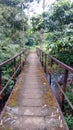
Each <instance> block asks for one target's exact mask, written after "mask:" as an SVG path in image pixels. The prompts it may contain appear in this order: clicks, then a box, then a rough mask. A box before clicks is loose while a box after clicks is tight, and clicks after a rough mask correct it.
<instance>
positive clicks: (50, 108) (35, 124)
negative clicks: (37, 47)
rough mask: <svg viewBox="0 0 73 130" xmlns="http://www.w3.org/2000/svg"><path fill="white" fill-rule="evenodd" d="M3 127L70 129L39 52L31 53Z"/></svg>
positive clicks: (11, 129)
mask: <svg viewBox="0 0 73 130" xmlns="http://www.w3.org/2000/svg"><path fill="white" fill-rule="evenodd" d="M0 130H68V128H67V125H66V122H65V120H64V118H63V115H62V113H61V110H60V108H59V105H58V103H57V101H56V99H55V97H54V96H53V93H52V91H51V88H50V85H49V84H48V81H47V79H46V76H45V73H44V71H43V69H42V66H41V64H40V62H39V59H38V57H37V55H36V53H30V54H29V56H28V58H27V61H26V64H25V66H24V69H23V71H22V73H21V74H20V76H19V79H18V81H17V84H16V87H15V89H14V92H13V94H12V96H11V98H10V101H9V104H8V106H7V107H6V110H5V112H4V114H3V117H2V119H1V122H0Z"/></svg>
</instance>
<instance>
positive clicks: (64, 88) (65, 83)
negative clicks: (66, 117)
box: [62, 70, 68, 109]
mask: <svg viewBox="0 0 73 130" xmlns="http://www.w3.org/2000/svg"><path fill="white" fill-rule="evenodd" d="M67 77H68V70H65V74H64V83H63V92H64V93H66V85H67ZM64 99H65V96H64V95H63V94H62V109H64Z"/></svg>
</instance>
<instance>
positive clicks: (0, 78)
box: [0, 67, 3, 106]
mask: <svg viewBox="0 0 73 130" xmlns="http://www.w3.org/2000/svg"><path fill="white" fill-rule="evenodd" d="M1 90H2V68H1V67H0V91H1ZM2 99H3V95H2V94H1V95H0V106H2Z"/></svg>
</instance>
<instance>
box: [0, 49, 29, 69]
mask: <svg viewBox="0 0 73 130" xmlns="http://www.w3.org/2000/svg"><path fill="white" fill-rule="evenodd" d="M25 51H26V49H25V50H24V51H22V52H20V53H19V54H17V55H15V56H13V57H12V58H9V59H8V60H6V61H4V62H2V63H1V64H0V67H3V66H4V65H6V64H7V63H9V62H10V61H12V60H14V59H15V58H17V57H18V56H20V55H21V54H23V53H24V52H25Z"/></svg>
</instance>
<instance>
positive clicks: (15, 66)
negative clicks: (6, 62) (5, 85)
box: [14, 58, 16, 83]
mask: <svg viewBox="0 0 73 130" xmlns="http://www.w3.org/2000/svg"><path fill="white" fill-rule="evenodd" d="M15 81H16V59H15V58H14V83H15Z"/></svg>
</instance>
